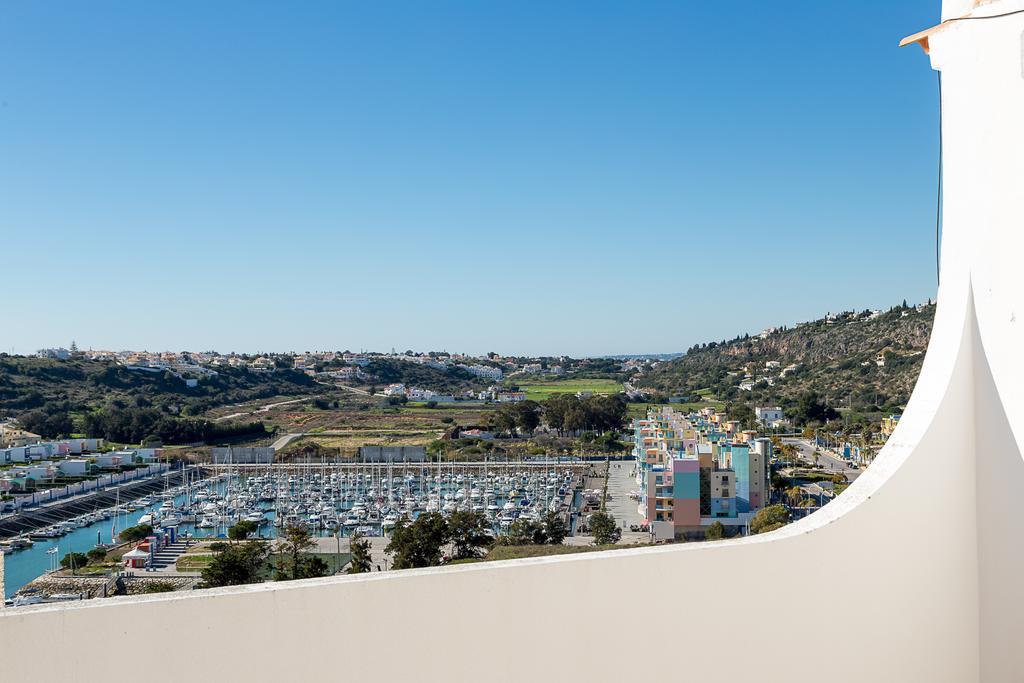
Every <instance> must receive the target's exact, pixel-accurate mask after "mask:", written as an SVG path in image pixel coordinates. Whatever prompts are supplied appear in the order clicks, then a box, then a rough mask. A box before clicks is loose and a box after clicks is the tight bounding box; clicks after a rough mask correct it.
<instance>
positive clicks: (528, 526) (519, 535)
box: [502, 519, 548, 545]
mask: <svg viewBox="0 0 1024 683" xmlns="http://www.w3.org/2000/svg"><path fill="white" fill-rule="evenodd" d="M547 540H548V537H547V534H546V533H545V532H544V525H543V524H542V523H540V522H535V521H533V520H530V519H517V520H516V521H514V522H512V524H511V525H510V526H509V528H508V533H507V534H506V535H505V536H504V537H503V538H502V544H503V545H544V544H545V543H547Z"/></svg>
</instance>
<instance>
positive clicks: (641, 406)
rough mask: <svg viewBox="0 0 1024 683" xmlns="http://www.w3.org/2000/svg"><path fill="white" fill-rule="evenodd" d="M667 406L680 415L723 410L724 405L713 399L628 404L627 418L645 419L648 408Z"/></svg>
mask: <svg viewBox="0 0 1024 683" xmlns="http://www.w3.org/2000/svg"><path fill="white" fill-rule="evenodd" d="M663 405H665V406H668V407H670V408H674V409H676V410H678V411H679V412H682V413H687V412H690V411H691V410H700V409H701V408H708V407H710V408H714V409H715V410H718V411H721V410H725V403H723V402H722V401H715V400H714V399H707V400H705V401H697V402H693V403H630V404H629V413H628V415H629V417H630V418H634V417H646V416H647V409H648V408H657V407H659V406H663Z"/></svg>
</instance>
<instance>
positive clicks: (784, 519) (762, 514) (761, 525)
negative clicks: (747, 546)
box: [750, 505, 789, 534]
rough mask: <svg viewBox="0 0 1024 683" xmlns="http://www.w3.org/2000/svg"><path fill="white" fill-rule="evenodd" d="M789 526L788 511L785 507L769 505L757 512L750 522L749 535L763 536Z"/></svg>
mask: <svg viewBox="0 0 1024 683" xmlns="http://www.w3.org/2000/svg"><path fill="white" fill-rule="evenodd" d="M787 524H789V510H787V509H786V506H785V505H769V506H768V507H766V508H763V509H761V510H758V511H757V512H756V513H755V514H754V517H753V519H751V520H750V533H751V534H764V533H768V532H769V531H775V530H776V529H781V528H782V527H784V526H786V525H787Z"/></svg>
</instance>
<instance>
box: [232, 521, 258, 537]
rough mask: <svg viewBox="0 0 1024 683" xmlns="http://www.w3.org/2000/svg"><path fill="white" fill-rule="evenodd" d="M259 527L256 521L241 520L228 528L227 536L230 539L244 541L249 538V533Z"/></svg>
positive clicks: (254, 531)
mask: <svg viewBox="0 0 1024 683" xmlns="http://www.w3.org/2000/svg"><path fill="white" fill-rule="evenodd" d="M259 528H260V525H259V524H257V523H256V522H247V521H245V520H242V521H241V522H236V523H235V525H234V526H233V527H231V528H230V529H228V538H230V539H231V540H232V541H244V540H245V539H247V538H249V535H250V534H254V533H256V530H257V529H259Z"/></svg>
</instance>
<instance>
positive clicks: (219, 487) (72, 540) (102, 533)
mask: <svg viewBox="0 0 1024 683" xmlns="http://www.w3.org/2000/svg"><path fill="white" fill-rule="evenodd" d="M242 479H243V480H244V477H243V478H242ZM236 481H238V479H236ZM422 483H423V484H424V486H433V484H431V483H430V482H429V481H423V482H422ZM227 485H228V482H227V480H226V479H223V478H221V479H217V480H208V481H207V482H205V483H204V484H203V487H204V488H206V487H208V488H212V489H214V490H215V491H216V492H217V493H220V494H224V493H225V491H226V489H227ZM444 490H446V491H449V492H453V491H455V490H456V485H454V484H449V485H446V486H445V487H444ZM156 498H157V500H156V502H155V504H154V505H150V506H149V507H146V508H140V509H138V510H136V511H134V512H128V513H122V514H120V515H118V516H117V532H121V531H123V530H125V529H126V528H128V527H130V526H133V525H135V524H137V523H138V521H139V519H140V518H141V517H142V516H143V515H144V514H146V513H148V512H153V511H155V510H156V509H157V508H158V507H159V506H160V504H161V503H162V501H161V500H159V496H157V497H156ZM185 502H186V496H185V495H184V494H183V495H180V496H178V497H177V498H175V504H183V503H185ZM504 502H505V499H504V498H498V499H497V504H498V505H499V506H500V505H503V504H504ZM580 503H581V495H580V494H579V493H577V494H576V496H575V500H574V505H573V509H574V510H579V505H580ZM351 505H352V503H351V501H349V502H347V503H346V504H344V506H343V507H344V508H350V507H351ZM261 507H263V509H264V511H265V515H266V517H267V518H268V519H269V520H270V521H271V523H270V524H267V525H264V526H262V527H260V535H262V536H263V537H265V538H268V537H273V536H274V535H275V531H276V528H275V527H274V525H273V519H274V516H275V514H274V511H273V504H272V503H264V504H262V505H261ZM414 517H415V515H414ZM113 526H114V519H113V518H111V519H106V520H101V521H99V522H95V523H93V524H90V525H88V526H85V527H82V528H81V529H75V530H74V531H72V532H71V533H68V534H66V535H64V536H62V537H60V538H52V539H45V540H39V541H35V544H34V545H33V546H32V547H31V548H28V549H26V550H19V551H16V552H14V553H12V554H10V555H6V556H4V564H5V575H6V576H5V584H4V592H5V597H11V596H12V595H13V594H14V593H15V592H16V591H17V590H19V589H20V588H22V587H24V586H25V585H26V584H27V583H29V582H31V581H32V580H34V579H36V578H37V577H39V576H42V575H43V574H45V573H46V572H47V571H48V570H49V569H50V568H51V567H53V566H59V562H60V559H61V558H62V557H64V556H65V555H66V554H67V553H69V552H72V551H74V552H79V553H84V552H87V551H89V550H91V549H92V548H94V547H96V544H97V543H104V544H109V543H112V542H116V539H113V538H112V536H113V535H114V533H113V532H114V529H113ZM494 530H495V532H497V531H498V530H499V527H498V526H497V523H495V526H494ZM178 531H179V534H189V535H191V536H193V537H196V538H211V537H223V536H224V535H225V534H226V529H225V527H223V526H221V527H218V528H214V529H204V528H199V527H196V526H195V525H194V524H192V523H184V522H183V523H181V524H179V525H178ZM352 531H353V530H352V529H349V528H343V529H342V535H345V536H347V535H350V534H351V533H352ZM316 535H326V536H332V535H334V534H333V532H331V531H329V530H324V531H320V532H319V533H317V534H316ZM52 548H57V552H56V553H55V554H54V555H50V554H47V551H48V550H50V549H52Z"/></svg>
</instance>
